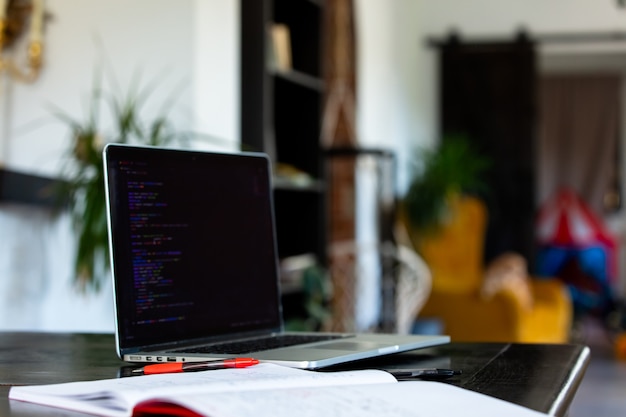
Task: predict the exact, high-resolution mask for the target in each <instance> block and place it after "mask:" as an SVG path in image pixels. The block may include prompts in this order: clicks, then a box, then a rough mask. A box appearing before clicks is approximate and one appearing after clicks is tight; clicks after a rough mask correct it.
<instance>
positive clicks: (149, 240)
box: [104, 144, 449, 369]
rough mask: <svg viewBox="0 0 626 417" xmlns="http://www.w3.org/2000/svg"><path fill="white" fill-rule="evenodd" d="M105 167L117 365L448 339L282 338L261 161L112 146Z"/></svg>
mask: <svg viewBox="0 0 626 417" xmlns="http://www.w3.org/2000/svg"><path fill="white" fill-rule="evenodd" d="M104 164H105V173H106V175H105V184H106V191H107V210H108V220H109V238H110V249H111V262H112V271H113V284H114V293H115V311H116V342H117V350H118V354H119V356H120V357H121V358H122V359H124V360H126V361H129V362H165V361H196V360H210V359H217V358H224V357H233V356H240V355H242V354H245V355H246V356H253V357H255V358H257V359H259V360H261V361H268V362H274V363H278V364H282V365H287V366H291V367H297V368H308V369H313V368H320V367H324V366H328V365H333V364H337V363H341V362H346V361H352V360H356V359H363V358H369V357H373V356H377V355H383V354H390V353H395V352H401V351H406V350H412V349H416V348H422V347H427V346H432V345H437V344H442V343H446V342H448V341H449V337H448V336H438V335H435V336H431V335H408V336H400V335H384V334H337V333H330V334H329V333H297V332H290V333H287V332H284V331H283V321H282V315H281V313H282V308H281V299H280V287H279V276H278V260H277V250H276V248H277V245H276V234H275V228H274V214H273V200H272V195H273V193H272V182H271V167H270V162H269V160H268V158H267V156H266V155H264V154H257V153H237V154H227V153H213V152H203V151H190V150H173V149H164V148H153V147H139V146H128V145H118V144H110V145H108V146H107V147H106V148H105V150H104ZM303 221H306V219H303Z"/></svg>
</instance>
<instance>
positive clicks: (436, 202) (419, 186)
mask: <svg viewBox="0 0 626 417" xmlns="http://www.w3.org/2000/svg"><path fill="white" fill-rule="evenodd" d="M418 162H419V163H420V164H419V165H420V166H421V168H422V169H421V170H420V171H419V172H416V173H415V174H414V175H413V177H412V179H411V182H410V185H409V189H408V191H407V193H406V195H405V197H404V201H403V206H404V207H403V209H404V216H405V219H406V221H407V223H408V226H409V229H411V230H412V231H418V232H417V235H420V234H421V235H428V234H430V233H436V231H437V229H438V228H439V227H440V226H441V224H442V222H443V221H445V219H446V217H447V216H450V215H451V213H450V204H449V203H450V201H451V199H454V198H459V196H460V195H461V194H463V193H467V192H484V191H486V186H485V184H484V183H483V181H482V179H481V176H482V175H483V174H484V172H485V171H486V170H487V168H488V167H489V165H490V162H489V160H488V159H487V158H486V157H484V156H483V155H481V154H480V153H478V152H477V151H476V150H475V149H474V148H472V146H471V143H470V141H469V140H468V139H467V138H466V137H465V136H461V135H455V136H449V137H446V138H444V139H443V140H442V141H441V142H440V143H439V145H438V146H437V147H436V148H434V149H422V150H421V151H420V153H419V160H418ZM411 235H415V233H411Z"/></svg>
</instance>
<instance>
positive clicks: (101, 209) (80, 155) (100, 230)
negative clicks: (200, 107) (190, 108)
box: [54, 77, 184, 291]
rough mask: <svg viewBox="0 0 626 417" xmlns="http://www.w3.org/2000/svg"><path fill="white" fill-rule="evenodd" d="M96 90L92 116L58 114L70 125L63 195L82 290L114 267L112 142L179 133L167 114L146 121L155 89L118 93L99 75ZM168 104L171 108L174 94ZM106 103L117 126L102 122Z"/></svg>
mask: <svg viewBox="0 0 626 417" xmlns="http://www.w3.org/2000/svg"><path fill="white" fill-rule="evenodd" d="M96 80H97V82H96V83H95V85H94V88H93V89H92V92H91V97H90V103H89V111H88V114H87V117H86V120H84V121H83V120H77V119H75V118H73V117H71V116H69V115H68V114H67V113H65V112H63V111H60V110H59V109H55V111H54V113H55V115H56V116H57V117H58V118H59V119H60V120H61V121H63V122H64V123H66V124H67V125H68V127H69V131H70V138H71V146H70V149H69V152H68V154H67V158H68V161H67V163H66V164H65V165H64V167H65V169H64V172H63V180H62V181H61V182H60V185H59V189H58V195H59V197H60V199H61V200H62V201H63V205H64V206H67V207H68V208H69V210H70V213H71V216H72V221H73V226H74V228H75V230H76V233H77V246H76V254H75V263H74V271H75V283H76V284H77V286H78V287H79V288H80V289H81V290H83V291H84V290H87V289H93V290H96V291H97V290H98V288H99V286H100V283H101V282H100V281H101V279H100V278H101V277H102V276H103V275H104V273H105V272H107V271H108V267H109V254H108V253H109V250H108V232H107V222H106V208H105V190H104V168H103V161H102V149H103V147H104V145H105V144H106V143H109V142H117V143H134V144H141V145H154V146H158V145H164V144H166V143H169V142H171V141H172V140H173V139H174V138H176V139H177V140H180V139H181V137H184V136H181V135H180V134H179V133H175V132H174V130H173V129H172V127H171V125H170V123H169V121H168V119H167V116H166V114H165V112H163V113H162V114H160V115H159V116H156V117H154V118H153V119H151V120H148V121H145V120H144V118H143V117H142V116H141V111H142V108H143V106H144V104H145V103H146V101H147V99H148V98H149V93H150V92H151V91H152V90H151V89H149V88H144V89H143V90H138V89H130V90H129V92H128V93H126V94H121V95H119V96H115V95H112V94H109V93H107V92H106V91H104V90H103V89H102V88H101V87H100V82H99V80H100V79H99V78H98V77H97V78H96ZM164 104H165V106H164V108H170V107H171V104H172V98H170V99H168V100H167V101H166V102H165V103H164ZM103 105H104V106H106V107H107V108H108V110H109V112H110V115H111V118H112V125H111V126H110V127H108V128H104V127H102V126H101V125H100V116H101V114H100V113H101V108H102V106H103Z"/></svg>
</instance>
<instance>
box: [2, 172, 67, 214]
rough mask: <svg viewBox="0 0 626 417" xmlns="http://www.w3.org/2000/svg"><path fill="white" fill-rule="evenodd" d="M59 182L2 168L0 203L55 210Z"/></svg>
mask: <svg viewBox="0 0 626 417" xmlns="http://www.w3.org/2000/svg"><path fill="white" fill-rule="evenodd" d="M58 184H59V180H57V179H53V178H48V177H42V176H39V175H33V174H26V173H22V172H17V171H13V170H10V169H7V168H0V203H17V204H26V205H31V206H37V207H45V208H54V207H58V206H59V204H60V201H59V198H58V197H57V195H56V192H55V190H56V187H57V186H58Z"/></svg>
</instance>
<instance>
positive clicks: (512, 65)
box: [440, 39, 536, 263]
mask: <svg viewBox="0 0 626 417" xmlns="http://www.w3.org/2000/svg"><path fill="white" fill-rule="evenodd" d="M535 84H536V71H535V53H534V48H533V45H532V43H530V42H528V41H526V40H524V39H521V40H519V41H517V42H514V43H477V44H464V43H461V42H459V41H454V40H453V41H450V42H448V43H446V44H444V45H442V46H441V49H440V94H441V95H440V100H441V101H440V105H441V108H440V117H441V120H440V128H441V132H442V135H443V136H442V137H443V138H444V139H445V137H446V136H448V135H451V134H462V135H465V136H467V137H469V138H470V139H471V141H473V143H474V144H475V146H476V148H477V149H478V150H480V151H481V152H483V153H484V154H485V155H486V156H488V157H489V158H490V159H491V168H490V170H489V174H488V176H487V183H488V186H489V192H488V193H487V194H485V195H484V197H485V201H486V202H487V204H488V208H489V226H488V232H487V238H486V243H485V257H486V260H489V259H492V258H493V257H494V256H497V255H498V254H500V253H502V252H505V251H516V252H519V253H521V254H522V255H524V256H525V257H526V258H527V259H528V261H529V263H530V262H532V259H533V246H534V245H533V230H534V214H535V213H534V210H535V201H534V186H535V184H534V171H535V169H534V165H535V158H534V148H535V144H534V142H535V107H536V106H535V101H536V100H535Z"/></svg>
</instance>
